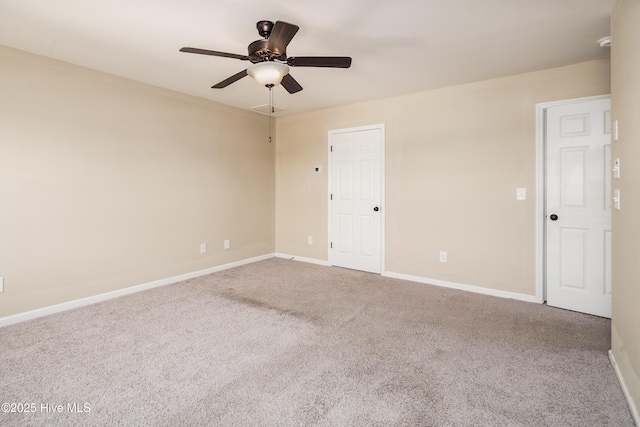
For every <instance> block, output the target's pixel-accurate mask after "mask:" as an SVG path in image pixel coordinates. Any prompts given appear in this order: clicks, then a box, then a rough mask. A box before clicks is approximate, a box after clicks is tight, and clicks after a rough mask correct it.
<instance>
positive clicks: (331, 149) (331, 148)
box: [329, 145, 333, 153]
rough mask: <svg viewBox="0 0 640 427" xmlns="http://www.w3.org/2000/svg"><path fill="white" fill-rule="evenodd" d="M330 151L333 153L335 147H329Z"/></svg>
mask: <svg viewBox="0 0 640 427" xmlns="http://www.w3.org/2000/svg"><path fill="white" fill-rule="evenodd" d="M329 151H331V152H332V153H333V145H330V146H329Z"/></svg>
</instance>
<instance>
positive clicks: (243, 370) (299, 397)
mask: <svg viewBox="0 0 640 427" xmlns="http://www.w3.org/2000/svg"><path fill="white" fill-rule="evenodd" d="M609 346H610V321H609V320H607V319H602V318H598V317H593V316H588V315H583V314H578V313H574V312H569V311H564V310H558V309H554V308H550V307H547V306H543V305H538V304H531V303H524V302H519V301H513V300H506V299H500V298H493V297H488V296H483V295H476V294H471V293H466V292H462V291H455V290H450V289H444V288H438V287H434V286H427V285H422V284H416V283H411V282H404V281H401V280H395V279H389V278H384V277H381V276H377V275H372V274H367V273H361V272H357V271H350V270H344V269H339V268H331V267H321V266H316V265H310V264H304V263H300V262H296V261H288V260H283V259H270V260H267V261H263V262H259V263H255V264H251V265H246V266H243V267H239V268H235V269H231V270H227V271H224V272H220V273H216V274H212V275H209V276H205V277H201V278H198V279H193V280H189V281H186V282H182V283H179V284H176V285H172V286H166V287H163V288H157V289H153V290H150V291H146V292H142V293H138V294H134V295H130V296H127V297H122V298H119V299H115V300H111V301H108V302H105V303H100V304H96V305H93V306H89V307H84V308H81V309H77V310H73V311H69V312H65V313H61V314H57V315H53V316H49V317H46V318H40V319H36V320H33V321H30V322H25V323H22V324H18V325H13V326H8V327H5V328H1V329H0V350H1V351H0V400H1V401H2V403H5V402H6V403H16V404H22V406H21V407H19V406H20V405H14V407H13V408H12V409H15V410H18V409H21V410H22V411H24V410H25V409H27V410H33V412H28V413H25V412H22V413H17V412H13V413H12V412H8V413H7V412H1V413H0V425H2V426H13V425H16V426H23V425H56V426H58V425H97V426H99V425H104V426H106V425H122V426H133V425H149V426H177V425H211V426H213V425H215V426H309V425H317V426H581V427H582V426H616V427H622V426H632V425H633V421H632V419H631V415H630V413H629V410H628V408H627V406H626V403H625V400H624V397H623V395H622V391H621V389H620V386H619V384H618V382H617V379H616V377H615V374H614V372H613V369H612V367H611V365H610V363H609V360H608V357H607V350H608V349H609ZM59 405H60V406H59ZM4 409H6V406H3V410H4ZM59 409H61V412H58V410H59ZM78 410H82V411H83V412H79V411H78Z"/></svg>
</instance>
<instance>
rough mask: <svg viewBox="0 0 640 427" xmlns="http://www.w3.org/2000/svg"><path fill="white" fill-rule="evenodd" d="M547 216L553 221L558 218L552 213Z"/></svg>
mask: <svg viewBox="0 0 640 427" xmlns="http://www.w3.org/2000/svg"><path fill="white" fill-rule="evenodd" d="M549 218H550V219H551V221H555V220H557V219H558V215H556V214H552V215H551V216H550V217H549Z"/></svg>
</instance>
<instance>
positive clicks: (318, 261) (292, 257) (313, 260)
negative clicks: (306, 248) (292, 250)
mask: <svg viewBox="0 0 640 427" xmlns="http://www.w3.org/2000/svg"><path fill="white" fill-rule="evenodd" d="M276 257H277V258H286V259H290V260H293V261H302V262H308V263H310V264H317V265H324V266H325V267H328V266H330V265H331V264H329V261H324V260H321V259H316V258H305V257H303V256H296V255H289V254H281V253H276Z"/></svg>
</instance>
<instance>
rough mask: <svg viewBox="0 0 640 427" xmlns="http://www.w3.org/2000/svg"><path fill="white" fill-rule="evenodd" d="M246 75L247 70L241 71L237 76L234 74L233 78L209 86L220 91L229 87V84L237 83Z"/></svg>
mask: <svg viewBox="0 0 640 427" xmlns="http://www.w3.org/2000/svg"><path fill="white" fill-rule="evenodd" d="M246 75H247V70H242V71H240V72H239V73H238V74H234V75H233V76H231V77H229V78H228V79H224V80H223V81H221V82H220V83H218V84H216V85H213V86H211V89H222V88H225V87H227V86H229V85H230V84H231V83H235V82H237V81H238V80H240V79H241V78H243V77H245V76H246Z"/></svg>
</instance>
